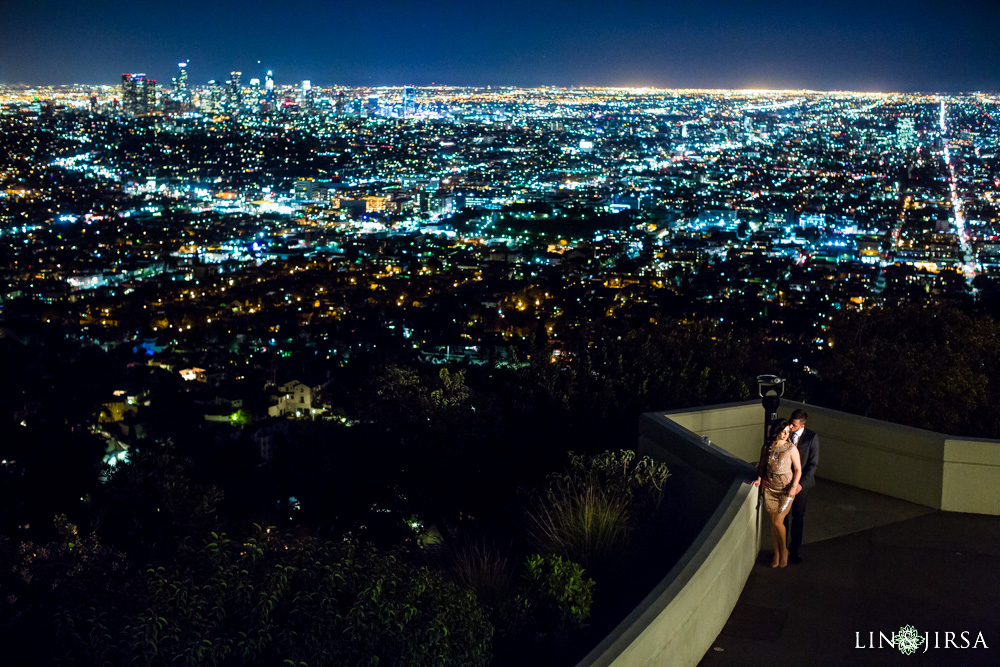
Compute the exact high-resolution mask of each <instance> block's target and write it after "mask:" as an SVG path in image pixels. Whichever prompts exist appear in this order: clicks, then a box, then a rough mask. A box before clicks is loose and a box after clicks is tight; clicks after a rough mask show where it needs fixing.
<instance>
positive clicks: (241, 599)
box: [31, 531, 493, 667]
mask: <svg viewBox="0 0 1000 667" xmlns="http://www.w3.org/2000/svg"><path fill="white" fill-rule="evenodd" d="M74 550H75V549H74ZM89 553H90V552H87V554H89ZM102 560H103V559H102ZM47 564H48V563H47V562H46V563H39V568H41V567H42V566H45V565H47ZM81 567H83V569H84V570H89V569H95V568H97V570H95V571H99V572H103V571H104V570H105V569H106V568H103V567H102V564H101V563H100V562H98V561H95V560H94V559H88V560H87V561H86V562H85V563H84V564H83V565H82V566H81ZM31 574H33V575H38V576H36V577H34V578H35V579H39V578H40V577H41V576H42V575H46V576H50V577H51V574H50V573H49V572H48V571H47V570H44V569H38V571H37V572H32V573H31ZM84 574H86V572H84ZM75 579H79V580H80V581H81V583H83V582H86V584H87V585H86V588H85V589H84V590H75V589H74V590H71V591H68V593H70V597H69V598H68V599H65V600H63V599H53V600H51V601H50V602H49V603H48V606H47V607H48V610H49V613H50V615H51V616H52V617H54V619H55V620H57V621H58V623H57V624H56V625H57V628H56V635H57V637H56V639H57V641H56V642H54V643H53V644H51V645H47V646H44V647H42V650H51V651H52V653H53V655H52V658H54V660H53V661H54V662H63V661H65V660H66V659H70V661H72V662H78V663H79V664H151V665H159V664H164V665H166V664H170V665H198V666H199V667H200V666H203V665H222V664H244V665H279V664H294V665H301V664H309V665H355V664H369V665H371V664H389V665H441V664H461V665H485V664H488V663H489V661H490V660H491V658H492V651H491V647H492V637H493V626H492V625H491V624H490V623H489V621H488V620H487V618H486V615H485V613H484V612H483V609H482V608H481V607H480V606H479V604H478V602H477V601H476V598H475V596H474V595H473V593H472V592H470V591H469V590H467V589H464V588H462V587H460V586H458V585H456V584H454V583H452V582H449V581H446V580H444V579H443V578H442V577H441V576H440V575H439V574H436V573H434V572H432V571H430V570H429V569H427V568H426V567H417V566H413V565H410V564H408V563H405V562H402V561H400V560H399V559H397V558H396V557H395V556H393V555H391V554H385V553H382V552H380V551H378V550H376V549H374V548H371V547H366V546H361V545H358V544H356V543H353V542H327V541H323V540H318V539H314V538H305V537H304V538H284V537H282V536H280V535H278V534H277V533H275V532H274V531H259V533H257V534H255V535H252V536H250V537H248V538H246V539H243V540H232V539H229V538H227V537H226V536H225V535H224V534H213V535H212V540H211V541H210V542H208V543H207V544H204V545H200V548H193V547H189V546H185V547H183V548H181V549H180V550H179V551H178V558H177V559H176V560H175V562H173V563H171V564H170V565H167V566H161V567H155V568H149V569H148V570H146V571H145V572H143V573H140V574H139V575H138V576H137V577H135V578H134V579H133V580H132V582H131V584H130V585H129V586H123V587H121V590H120V595H119V596H117V597H116V598H112V599H106V598H108V597H109V596H107V595H104V596H103V597H101V596H100V593H101V592H102V590H103V587H105V586H107V581H108V579H109V578H108V577H104V578H103V579H101V580H99V579H98V578H97V577H95V576H86V577H83V576H80V577H75ZM111 579H112V580H113V578H111ZM70 583H72V581H71V582H70ZM39 585H42V586H45V583H44V582H43V583H42V584H39ZM77 596H80V597H82V599H84V600H88V601H89V600H98V599H101V600H103V601H104V602H105V603H106V604H105V605H104V606H103V608H102V609H101V610H100V612H98V611H97V610H96V609H94V608H93V607H91V608H89V609H87V608H86V607H87V605H86V604H83V605H81V604H76V603H75V602H74V601H75V598H76V597H77ZM50 597H51V596H50ZM38 648H39V647H38V646H37V645H36V650H37V649H38ZM38 662H39V663H41V662H45V660H39V661H38Z"/></svg>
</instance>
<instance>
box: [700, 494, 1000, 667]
mask: <svg viewBox="0 0 1000 667" xmlns="http://www.w3.org/2000/svg"><path fill="white" fill-rule="evenodd" d="M764 532H765V535H764V539H762V550H761V554H760V557H759V559H758V562H757V565H756V566H755V567H754V569H753V571H752V572H751V573H750V578H749V580H748V581H747V585H746V587H745V588H744V589H743V594H742V595H741V596H740V600H739V603H738V604H737V606H736V608H735V609H734V610H733V613H732V615H731V616H730V618H729V621H728V623H727V624H726V627H725V628H724V629H723V631H722V633H721V634H720V635H719V637H718V638H717V639H716V641H715V643H714V647H713V649H711V650H709V652H708V653H707V654H706V655H705V657H704V659H703V660H702V662H701V664H702V665H703V666H705V667H715V666H717V665H765V664H767V665H802V666H808V667H811V666H813V665H855V664H861V665H987V664H988V665H1000V517H990V516H981V515H975V514H955V513H950V512H938V511H934V510H930V509H927V508H925V507H921V506H919V505H913V504H911V503H906V502H903V501H900V500H896V499H893V498H888V497H886V496H881V495H878V494H875V493H870V492H867V491H862V490H860V489H856V488H854V487H848V486H843V485H840V484H835V483H832V482H825V481H820V484H819V485H818V486H817V487H816V489H815V490H814V491H813V493H812V497H811V498H810V499H809V512H808V514H807V522H806V535H805V542H806V544H804V545H803V547H802V558H803V563H802V564H800V565H790V566H788V567H787V568H785V569H776V570H772V569H771V568H770V567H768V565H769V564H770V559H771V547H770V536H769V535H768V532H769V531H767V530H765V531H764ZM904 625H912V626H914V627H915V628H916V629H917V631H918V632H919V633H920V634H923V633H927V632H929V633H930V646H929V649H928V650H927V651H926V652H923V650H924V646H920V647H919V649H918V652H917V653H915V654H914V655H904V654H902V653H900V652H899V651H898V650H897V649H894V648H891V647H890V646H888V645H885V648H881V649H880V648H877V646H878V642H879V632H882V633H884V634H885V635H886V636H887V637H889V636H890V633H892V632H897V631H898V630H899V629H900V628H901V627H902V626H904ZM963 631H965V632H968V633H969V634H968V635H966V636H967V637H968V639H969V643H970V645H971V644H973V643H975V642H976V640H977V638H978V635H979V633H980V632H982V634H983V639H984V640H985V643H986V645H987V647H988V648H985V649H984V648H982V644H981V643H980V648H975V649H973V648H968V649H962V648H947V649H946V648H945V646H946V639H947V638H948V637H947V636H946V635H945V633H946V632H953V633H956V634H955V637H954V644H955V645H957V646H962V645H963V641H962V634H961V633H962V632H963ZM935 632H936V633H937V635H936V636H935ZM869 633H874V635H872V636H871V640H873V641H874V643H875V646H876V648H863V649H859V648H856V646H857V645H859V643H860V645H862V646H869V645H870V643H871V640H870V635H869ZM859 640H860V642H859ZM935 643H937V645H938V646H939V647H940V648H935Z"/></svg>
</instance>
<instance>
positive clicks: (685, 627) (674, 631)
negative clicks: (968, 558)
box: [580, 414, 760, 667]
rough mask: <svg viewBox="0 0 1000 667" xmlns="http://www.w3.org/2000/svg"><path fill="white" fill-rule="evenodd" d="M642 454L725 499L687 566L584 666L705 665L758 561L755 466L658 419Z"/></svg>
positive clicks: (644, 421)
mask: <svg viewBox="0 0 1000 667" xmlns="http://www.w3.org/2000/svg"><path fill="white" fill-rule="evenodd" d="M639 450H640V452H641V453H642V454H647V455H649V456H652V457H653V458H656V459H660V460H663V461H666V462H667V463H668V464H669V465H670V466H671V467H673V468H674V469H676V468H678V467H684V468H686V469H687V470H686V473H685V475H684V476H683V477H685V478H687V479H692V478H695V479H696V478H699V477H700V478H702V479H701V481H702V482H703V483H702V484H700V486H702V488H707V489H712V488H713V487H720V488H722V489H723V493H722V495H721V499H720V497H719V495H718V494H715V495H714V498H715V503H716V505H715V509H714V511H713V512H712V513H711V515H710V516H709V517H708V520H707V521H706V523H705V526H704V528H703V529H702V530H701V532H700V533H699V534H698V536H697V537H696V538H695V540H694V541H693V543H692V544H691V546H690V548H689V549H688V550H687V551H686V552H685V554H684V556H682V558H681V559H680V561H679V562H678V563H677V564H676V565H675V566H674V567H673V568H672V569H671V570H670V572H668V573H667V575H666V576H665V577H664V578H663V579H662V580H661V581H660V583H659V584H658V585H657V586H656V588H655V589H653V590H652V591H651V592H650V593H649V595H647V596H646V598H645V599H644V600H643V601H642V602H641V603H640V604H639V605H638V606H637V607H636V608H635V609H634V610H633V611H632V613H631V614H630V615H629V616H628V617H627V618H626V619H625V620H624V621H622V623H620V624H619V626H618V627H617V628H615V630H614V631H612V632H611V633H610V634H609V635H608V636H607V637H606V638H605V639H604V641H603V642H601V644H600V645H599V646H597V648H595V649H594V650H593V651H591V653H590V654H588V655H587V656H586V657H585V658H584V659H583V660H582V661H581V662H580V665H619V666H621V667H632V666H634V665H671V666H673V665H697V664H698V663H699V662H700V661H701V659H702V657H703V656H704V655H705V652H706V651H708V649H709V648H710V647H711V645H712V642H713V641H715V638H716V637H717V636H718V635H719V632H721V631H722V628H723V626H724V625H725V624H726V621H727V620H728V618H729V615H730V614H731V613H732V611H733V608H734V607H735V606H736V602H737V600H739V597H740V593H741V592H742V591H743V586H744V585H745V584H746V581H747V577H748V576H749V575H750V570H751V568H752V567H753V564H754V562H755V560H756V557H757V551H758V549H759V539H760V513H759V511H758V508H757V489H756V487H751V486H750V485H749V484H748V483H747V480H749V479H750V478H751V477H752V475H753V473H754V470H753V467H752V466H750V465H748V464H746V463H745V462H743V461H740V460H739V459H737V458H736V457H734V456H732V455H730V454H728V453H727V452H725V451H724V450H722V449H720V448H718V447H715V446H713V445H711V444H708V443H706V442H705V441H704V440H703V439H702V438H700V437H699V436H697V435H695V434H694V433H692V432H690V431H688V430H687V429H685V428H683V427H682V426H680V425H678V424H676V423H674V422H672V421H671V420H670V419H667V418H666V417H664V416H663V415H657V414H647V415H643V416H642V418H641V420H640V442H639ZM697 485H699V484H698V482H697V481H696V482H695V484H694V485H693V486H697ZM694 492H695V491H694V490H692V493H694ZM710 492H711V491H709V493H710ZM702 500H707V498H704V499H702Z"/></svg>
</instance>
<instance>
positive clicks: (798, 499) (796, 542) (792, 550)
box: [785, 409, 819, 563]
mask: <svg viewBox="0 0 1000 667" xmlns="http://www.w3.org/2000/svg"><path fill="white" fill-rule="evenodd" d="M808 417H809V415H807V414H806V411H805V410H802V409H798V410H795V411H793V412H792V416H791V418H790V421H791V425H790V426H791V429H792V433H791V436H790V437H791V439H792V444H794V445H795V446H796V447H798V449H799V458H800V459H801V460H802V476H801V478H800V479H799V484H800V485H801V486H802V490H801V491H799V492H798V493H797V494H796V495H795V500H794V502H792V509H791V511H789V512H788V516H786V517H785V527H786V528H787V529H788V531H787V532H788V535H789V536H790V540H789V545H788V562H789V563H801V562H802V557H801V556H799V549H800V548H801V547H802V529H803V528H804V527H805V517H806V504H807V503H808V501H809V491H810V489H812V488H813V487H814V486H816V466H817V465H818V464H819V436H818V435H816V432H815V431H810V430H809V429H807V428H806V419H807V418H808ZM789 523H790V524H791V526H790V527H789Z"/></svg>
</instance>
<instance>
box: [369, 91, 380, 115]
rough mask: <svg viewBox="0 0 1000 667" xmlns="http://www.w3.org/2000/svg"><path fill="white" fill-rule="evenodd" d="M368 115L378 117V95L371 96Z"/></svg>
mask: <svg viewBox="0 0 1000 667" xmlns="http://www.w3.org/2000/svg"><path fill="white" fill-rule="evenodd" d="M368 115H369V116H377V115H378V95H371V96H369V97H368Z"/></svg>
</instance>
